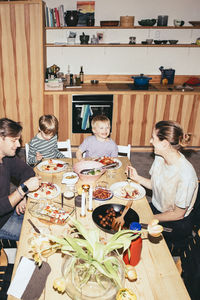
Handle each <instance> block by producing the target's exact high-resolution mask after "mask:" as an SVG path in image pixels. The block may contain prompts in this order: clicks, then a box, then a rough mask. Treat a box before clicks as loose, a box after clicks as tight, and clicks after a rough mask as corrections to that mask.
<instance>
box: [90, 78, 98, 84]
mask: <svg viewBox="0 0 200 300" xmlns="http://www.w3.org/2000/svg"><path fill="white" fill-rule="evenodd" d="M90 82H91V84H98V83H99V80H96V79H94V80H91V81H90Z"/></svg>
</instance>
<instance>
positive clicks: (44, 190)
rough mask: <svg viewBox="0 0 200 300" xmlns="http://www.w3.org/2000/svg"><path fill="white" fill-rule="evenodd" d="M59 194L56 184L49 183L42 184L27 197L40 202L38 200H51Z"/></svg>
mask: <svg viewBox="0 0 200 300" xmlns="http://www.w3.org/2000/svg"><path fill="white" fill-rule="evenodd" d="M59 194H60V188H59V186H58V185H57V184H54V183H50V182H42V183H41V186H40V187H39V189H38V190H36V191H34V192H31V193H28V197H30V198H32V199H35V200H40V199H53V198H55V197H57V196H58V195H59Z"/></svg>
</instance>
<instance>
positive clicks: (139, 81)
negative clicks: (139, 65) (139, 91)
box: [131, 74, 152, 86]
mask: <svg viewBox="0 0 200 300" xmlns="http://www.w3.org/2000/svg"><path fill="white" fill-rule="evenodd" d="M131 78H133V79H134V84H135V85H137V86H142V85H145V86H147V85H148V84H149V80H150V79H152V78H151V77H147V76H144V74H140V76H132V77H131Z"/></svg>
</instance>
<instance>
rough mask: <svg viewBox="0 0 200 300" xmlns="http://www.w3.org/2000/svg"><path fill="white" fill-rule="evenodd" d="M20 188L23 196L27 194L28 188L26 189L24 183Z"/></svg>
mask: <svg viewBox="0 0 200 300" xmlns="http://www.w3.org/2000/svg"><path fill="white" fill-rule="evenodd" d="M20 186H21V189H22V191H23V192H24V193H25V194H28V193H29V189H28V187H27V186H26V185H25V184H24V183H22V184H21V185H20Z"/></svg>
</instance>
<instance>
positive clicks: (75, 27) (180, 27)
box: [45, 26, 200, 30]
mask: <svg viewBox="0 0 200 300" xmlns="http://www.w3.org/2000/svg"><path fill="white" fill-rule="evenodd" d="M45 29H46V30H56V29H80V30H82V29H156V30H160V29H200V26H179V27H175V26H134V27H120V26H83V27H82V26H81V27H80V26H72V27H69V26H66V27H45Z"/></svg>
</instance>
